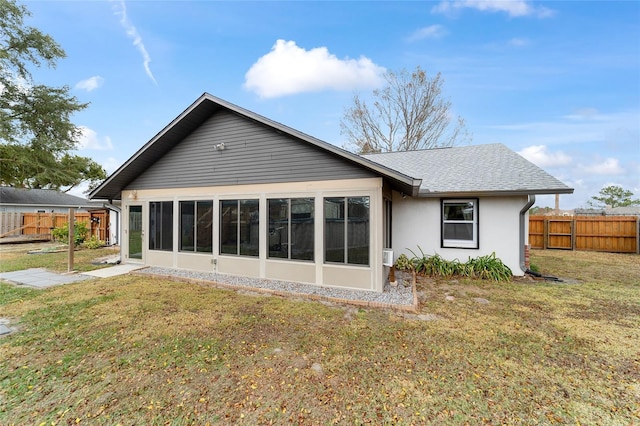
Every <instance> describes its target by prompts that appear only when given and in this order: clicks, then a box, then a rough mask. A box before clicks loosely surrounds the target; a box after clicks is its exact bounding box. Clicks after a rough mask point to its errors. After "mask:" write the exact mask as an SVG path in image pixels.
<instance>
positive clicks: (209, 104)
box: [89, 93, 420, 200]
mask: <svg viewBox="0 0 640 426" xmlns="http://www.w3.org/2000/svg"><path fill="white" fill-rule="evenodd" d="M221 109H224V110H226V111H229V112H232V113H234V114H237V115H239V116H241V117H244V118H246V119H249V120H253V121H255V122H258V123H261V124H263V125H265V126H268V127H271V128H273V129H275V130H276V131H279V132H282V133H284V134H286V135H289V136H291V137H293V138H295V139H297V140H298V141H300V142H302V143H306V144H309V145H312V146H315V147H317V148H320V149H322V150H324V151H325V152H328V153H330V154H332V155H335V156H337V157H340V158H342V159H346V160H347V161H349V162H351V163H353V164H356V165H358V166H360V167H363V168H365V169H367V170H370V171H372V172H374V173H376V174H378V175H380V176H382V177H384V178H386V179H388V180H389V181H390V183H391V185H392V186H393V187H395V188H397V189H398V190H400V191H404V192H405V193H408V194H417V193H418V188H419V187H420V180H419V179H415V178H413V177H411V176H409V175H406V174H404V173H402V172H399V171H397V170H394V169H390V168H388V167H386V166H384V165H382V164H379V163H376V162H373V161H370V160H368V159H366V158H364V157H362V156H359V155H356V154H353V153H350V152H348V151H345V150H343V149H341V148H338V147H337V146H335V145H331V144H329V143H327V142H324V141H321V140H320V139H316V138H314V137H312V136H309V135H307V134H305V133H302V132H300V131H298V130H295V129H292V128H290V127H287V126H285V125H283V124H280V123H278V122H275V121H273V120H270V119H268V118H266V117H263V116H261V115H259V114H256V113H254V112H251V111H249V110H246V109H244V108H241V107H239V106H237V105H234V104H232V103H230V102H227V101H225V100H223V99H220V98H217V97H215V96H212V95H210V94H208V93H204V94H203V95H202V96H200V97H199V98H198V99H197V100H196V101H195V102H194V103H193V104H191V106H189V107H188V108H187V109H186V110H184V111H183V112H182V113H181V114H180V115H179V116H178V117H176V118H175V119H174V120H173V121H172V122H171V123H169V124H168V125H167V126H166V127H165V128H164V129H162V130H161V131H160V132H159V133H158V134H157V135H155V136H154V137H153V138H152V139H151V140H149V142H147V143H146V144H145V145H144V146H143V147H142V148H140V149H139V150H138V151H137V152H136V153H135V154H134V155H133V156H132V157H131V158H129V159H128V160H127V161H126V162H125V163H124V164H123V165H122V166H120V168H118V170H116V171H115V172H114V173H113V174H111V175H110V176H109V177H108V178H107V179H106V180H105V181H104V182H102V184H100V186H98V187H97V188H96V189H94V190H93V191H92V192H91V193H90V194H89V198H90V199H107V200H114V199H120V197H121V191H122V189H123V188H125V187H126V186H127V185H128V184H129V183H131V182H132V181H133V180H134V179H136V177H138V176H139V175H140V174H142V173H143V172H144V171H145V170H147V169H148V168H149V167H151V166H152V165H153V164H154V163H155V162H156V161H158V160H159V159H160V158H162V157H163V156H164V155H165V154H167V153H168V152H169V151H170V150H171V149H172V148H173V147H174V146H176V145H177V144H179V143H180V142H181V141H182V140H183V139H184V138H185V137H186V136H188V135H189V134H190V133H191V132H193V131H194V130H196V129H197V128H198V127H199V126H201V125H202V124H203V123H204V122H205V121H206V120H207V119H209V118H210V117H211V116H212V115H213V114H215V113H216V112H217V111H219V110H221Z"/></svg>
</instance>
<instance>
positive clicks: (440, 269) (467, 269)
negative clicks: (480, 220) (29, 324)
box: [396, 246, 513, 281]
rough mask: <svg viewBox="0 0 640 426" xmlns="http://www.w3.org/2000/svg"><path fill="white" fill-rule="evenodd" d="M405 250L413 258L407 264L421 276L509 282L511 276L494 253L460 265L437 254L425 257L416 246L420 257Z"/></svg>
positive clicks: (507, 268)
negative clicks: (459, 277) (460, 277)
mask: <svg viewBox="0 0 640 426" xmlns="http://www.w3.org/2000/svg"><path fill="white" fill-rule="evenodd" d="M407 250H409V251H410V252H411V254H413V257H412V258H411V259H408V262H409V263H410V264H411V265H413V268H414V269H415V271H416V273H418V274H422V275H430V276H434V277H445V278H450V277H453V276H455V275H457V276H462V277H469V278H480V279H487V280H494V281H509V280H510V279H511V277H512V276H513V273H512V271H511V269H510V268H509V267H508V266H507V265H505V264H504V263H502V261H501V260H500V259H498V258H497V257H496V254H495V252H494V253H491V254H490V255H486V256H480V257H476V258H474V259H471V258H469V260H468V261H467V262H466V263H462V262H460V261H459V260H458V259H454V260H446V259H444V258H443V257H442V256H440V255H439V254H434V255H433V256H427V255H426V254H424V252H423V251H422V249H421V248H420V246H418V250H420V255H417V254H416V253H415V252H414V251H412V250H411V249H407ZM401 256H402V255H401ZM398 260H400V258H398ZM403 262H404V261H403ZM396 263H397V262H396Z"/></svg>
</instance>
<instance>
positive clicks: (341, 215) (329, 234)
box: [324, 198, 345, 263]
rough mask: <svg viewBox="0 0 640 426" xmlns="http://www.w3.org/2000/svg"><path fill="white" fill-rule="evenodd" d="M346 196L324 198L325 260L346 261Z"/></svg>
mask: <svg viewBox="0 0 640 426" xmlns="http://www.w3.org/2000/svg"><path fill="white" fill-rule="evenodd" d="M344 204H345V200H344V198H325V199H324V260H325V262H340V263H344V261H345V253H344V239H345V229H344V219H345V209H344Z"/></svg>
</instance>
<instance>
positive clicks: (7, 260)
mask: <svg viewBox="0 0 640 426" xmlns="http://www.w3.org/2000/svg"><path fill="white" fill-rule="evenodd" d="M67 247H68V246H64V245H60V244H56V243H37V244H36V243H32V244H7V245H0V272H11V271H20V270H23V269H29V268H46V269H48V270H50V271H55V272H67V268H68V252H67V251H66V250H67ZM36 250H43V251H45V252H46V251H47V250H51V251H52V252H49V253H46V254H28V253H29V252H30V251H36ZM57 250H62V251H57ZM54 251H56V252H54ZM119 253H120V251H119V248H118V247H105V248H101V249H93V250H91V249H79V250H76V251H75V252H74V255H73V257H74V270H75V271H78V272H86V271H92V270H95V269H100V268H104V267H105V266H107V265H94V264H92V261H93V260H94V259H96V258H99V257H103V256H112V255H117V254H119Z"/></svg>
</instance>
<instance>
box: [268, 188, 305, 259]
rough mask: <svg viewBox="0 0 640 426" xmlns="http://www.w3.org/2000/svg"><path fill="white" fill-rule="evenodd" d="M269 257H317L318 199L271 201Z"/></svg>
mask: <svg viewBox="0 0 640 426" xmlns="http://www.w3.org/2000/svg"><path fill="white" fill-rule="evenodd" d="M268 205H269V226H268V235H267V238H268V241H269V257H270V258H280V259H293V260H311V261H312V260H314V234H315V229H314V223H315V212H314V199H313V198H278V199H271V200H268Z"/></svg>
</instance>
